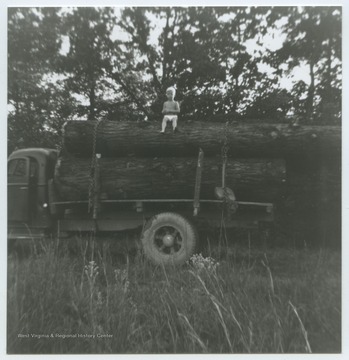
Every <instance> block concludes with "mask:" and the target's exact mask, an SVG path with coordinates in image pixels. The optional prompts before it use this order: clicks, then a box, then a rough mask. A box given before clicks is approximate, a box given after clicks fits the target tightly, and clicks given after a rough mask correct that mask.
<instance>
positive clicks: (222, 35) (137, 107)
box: [8, 7, 341, 150]
mask: <svg viewBox="0 0 349 360" xmlns="http://www.w3.org/2000/svg"><path fill="white" fill-rule="evenodd" d="M8 15H9V16H8V19H9V20H8V103H9V117H8V124H9V132H8V138H9V150H13V149H14V148H16V147H21V146H56V145H57V144H58V141H59V135H60V129H61V126H62V124H63V122H64V121H66V120H68V119H73V118H85V119H86V118H89V119H99V118H107V119H109V120H115V121H120V120H132V121H140V120H144V119H146V118H147V119H149V120H150V121H152V120H159V119H160V118H161V107H162V103H163V101H164V100H165V95H164V94H165V90H166V88H167V87H168V86H176V88H177V99H178V100H179V101H181V102H182V103H181V116H182V118H181V121H185V119H189V118H190V119H200V120H203V121H204V120H205V119H207V118H210V119H211V120H212V117H214V116H216V118H219V116H218V115H220V117H222V116H224V115H225V114H226V115H229V116H230V118H231V117H235V118H241V117H249V118H251V117H252V118H258V119H259V121H271V119H272V120H273V121H284V120H285V118H286V117H287V115H289V114H295V115H296V116H298V117H303V119H304V121H319V122H334V121H337V122H338V121H340V117H341V8H339V7H188V8H183V7H181V8H179V7H148V8H145V7H136V8H131V7H130V8H121V9H117V8H108V7H104V8H92V7H88V8H87V7H85V8H69V9H67V8H63V9H58V8H9V13H8ZM271 36H276V37H279V38H284V39H285V40H284V41H283V43H282V44H281V43H280V44H279V46H278V47H277V46H276V47H275V46H274V48H273V46H268V45H267V41H266V39H268V37H269V38H270V37H271ZM274 40H275V39H274ZM276 40H277V39H276ZM274 42H275V41H274ZM276 42H277V41H276ZM266 68H267V69H268V70H265V69H266ZM297 69H298V70H299V69H303V70H304V69H306V71H307V72H308V79H307V78H303V79H299V78H294V79H295V80H294V81H293V86H292V87H291V86H288V87H287V88H285V87H284V86H283V81H284V80H285V79H286V78H287V77H289V78H292V74H294V73H295V72H297ZM289 83H290V81H289Z"/></svg>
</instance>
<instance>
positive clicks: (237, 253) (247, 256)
mask: <svg viewBox="0 0 349 360" xmlns="http://www.w3.org/2000/svg"><path fill="white" fill-rule="evenodd" d="M75 245H76V246H75V251H71V250H68V248H67V246H66V244H62V243H61V242H60V243H58V241H56V240H47V241H45V242H41V243H36V244H35V245H31V246H30V249H29V250H30V254H27V255H26V256H22V257H18V256H17V255H16V253H11V254H10V255H9V258H8V304H7V314H8V319H7V329H8V334H7V352H8V353H10V354H18V353H48V354H56V353H62V354H76V353H81V354H83V353H89V354H96V353H99V354H112V353H134V354H140V353H143V354H144V353H145V354H147V353H155V354H161V353H310V352H313V353H339V352H341V254H340V251H338V250H330V249H306V248H305V249H295V248H291V249H290V248H273V249H268V248H261V247H260V246H251V247H249V246H243V245H237V244H236V243H231V244H229V245H227V244H226V245H225V246H221V245H219V244H214V245H212V246H210V247H209V248H206V250H205V252H204V255H202V256H201V255H197V256H195V257H193V259H192V261H191V262H190V263H189V264H187V265H186V266H183V267H182V268H166V269H165V268H162V267H154V266H153V265H151V264H149V263H147V262H146V261H145V260H144V259H143V258H142V256H139V255H136V256H130V257H125V258H123V259H121V258H119V257H117V256H113V252H112V251H111V249H110V244H109V243H107V242H105V243H104V245H103V246H102V245H99V246H97V245H95V244H94V242H93V241H92V239H90V241H84V240H83V239H80V240H77V241H76V244H75Z"/></svg>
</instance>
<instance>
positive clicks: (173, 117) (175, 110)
mask: <svg viewBox="0 0 349 360" xmlns="http://www.w3.org/2000/svg"><path fill="white" fill-rule="evenodd" d="M175 95H176V90H175V88H174V87H169V88H168V89H167V90H166V96H167V101H165V102H164V106H163V108H162V113H163V114H164V118H163V120H162V128H161V133H162V134H164V133H165V129H166V125H167V121H171V122H172V128H173V132H176V131H177V120H178V114H179V113H180V108H179V103H178V101H174V97H175Z"/></svg>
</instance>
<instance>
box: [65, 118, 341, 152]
mask: <svg viewBox="0 0 349 360" xmlns="http://www.w3.org/2000/svg"><path fill="white" fill-rule="evenodd" d="M95 128H96V123H95V122H92V121H70V122H68V123H66V125H65V128H64V145H65V148H66V150H67V152H69V153H70V154H72V155H76V156H79V157H85V156H91V154H92V148H93V144H94V132H95ZM159 130H160V128H159V125H157V124H154V123H149V122H141V123H137V122H134V123H130V122H122V121H102V122H101V123H100V124H99V125H98V129H97V132H98V136H97V139H96V151H97V152H98V153H100V154H101V155H102V157H120V156H125V155H126V156H127V155H135V156H141V157H151V156H155V157H156V156H161V157H165V156H166V157H169V156H176V157H177V156H197V154H198V150H199V148H202V149H203V150H204V153H205V156H206V157H207V156H214V155H219V154H220V152H221V147H222V144H223V142H224V140H225V138H227V144H228V146H229V153H230V154H232V156H234V157H235V158H245V157H256V156H257V157H264V158H267V157H273V158H275V157H276V158H283V157H287V156H296V155H299V156H304V155H306V156H308V157H313V156H325V157H326V156H328V155H329V154H337V155H338V154H340V152H341V129H340V127H338V126H300V127H292V126H289V125H285V124H276V125H275V124H248V123H246V124H241V123H239V124H234V123H232V124H230V125H229V127H228V129H226V125H225V124H222V123H209V122H192V123H188V122H187V123H183V124H181V125H180V132H179V133H176V134H172V133H171V132H170V130H169V129H167V131H168V133H166V134H160V132H159Z"/></svg>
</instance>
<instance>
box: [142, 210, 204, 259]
mask: <svg viewBox="0 0 349 360" xmlns="http://www.w3.org/2000/svg"><path fill="white" fill-rule="evenodd" d="M196 243H197V232H196V229H195V227H194V226H193V225H192V224H191V223H190V222H189V221H188V220H187V219H186V218H184V217H183V216H181V215H179V214H176V213H161V214H158V215H155V216H154V217H153V218H151V219H150V220H149V221H148V222H147V224H146V226H145V229H144V231H143V234H142V246H143V251H144V255H145V256H146V257H147V258H148V259H149V260H150V261H151V262H153V263H154V264H156V265H159V264H162V265H170V264H171V265H182V264H184V263H185V262H186V261H187V260H189V259H190V257H191V255H192V254H193V253H194V251H195V246H196Z"/></svg>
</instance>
